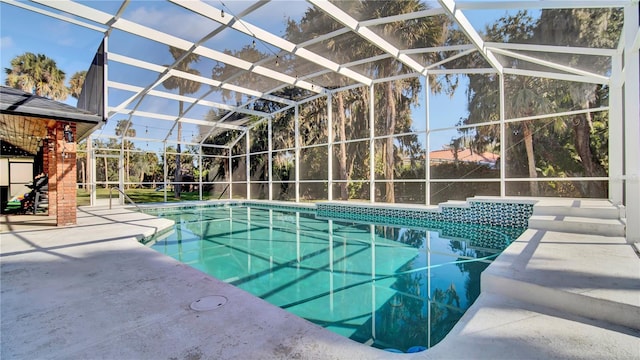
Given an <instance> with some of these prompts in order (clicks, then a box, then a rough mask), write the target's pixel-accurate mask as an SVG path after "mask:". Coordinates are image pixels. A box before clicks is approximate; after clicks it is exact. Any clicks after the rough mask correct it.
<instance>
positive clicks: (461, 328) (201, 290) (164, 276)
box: [0, 207, 640, 360]
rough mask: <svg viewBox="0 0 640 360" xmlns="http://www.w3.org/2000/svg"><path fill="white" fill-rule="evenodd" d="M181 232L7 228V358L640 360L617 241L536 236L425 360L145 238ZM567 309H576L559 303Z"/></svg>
mask: <svg viewBox="0 0 640 360" xmlns="http://www.w3.org/2000/svg"><path fill="white" fill-rule="evenodd" d="M171 226H172V223H171V222H170V221H168V220H165V219H157V218H154V217H152V216H149V215H145V214H141V213H138V212H132V211H129V210H127V209H125V208H114V209H112V210H109V209H108V208H107V207H92V208H88V207H83V208H79V209H78V224H77V225H75V226H70V227H63V228H56V227H53V228H52V227H41V228H35V229H33V228H31V229H28V228H25V229H24V230H20V229H19V228H17V227H14V228H13V230H12V231H11V232H3V233H2V234H1V235H0V268H1V278H0V289H1V292H0V309H1V327H0V331H1V333H0V341H1V343H0V348H1V352H0V358H2V359H25V358H29V359H40V358H51V359H69V358H90V359H191V360H195V359H462V358H469V359H471V358H473V359H481V358H486V359H548V358H582V359H585V358H587V359H588V358H592V359H602V358H616V359H639V358H640V330H638V327H639V326H640V320H638V318H637V317H635V316H636V311H638V309H640V260H639V259H638V256H637V255H636V254H635V252H634V251H633V248H632V247H631V245H629V244H626V243H623V242H621V241H620V238H619V237H607V236H600V237H594V235H591V237H585V235H580V234H575V237H572V236H571V235H568V233H560V234H559V235H558V234H557V233H556V232H554V231H547V230H539V229H530V230H528V232H529V233H525V234H523V236H522V237H520V238H519V239H518V240H517V241H516V242H515V243H514V245H513V247H510V248H509V249H513V250H512V251H506V252H505V253H504V254H503V255H504V256H503V255H501V256H500V257H499V258H498V259H497V260H496V261H495V262H494V264H492V266H491V267H490V268H489V269H487V270H490V269H491V270H492V271H490V272H489V271H486V272H487V279H489V280H488V282H489V283H490V284H489V285H487V286H488V288H485V285H484V283H483V290H482V291H483V292H482V294H481V296H480V297H479V298H478V300H477V301H476V302H475V303H474V305H473V306H472V307H471V308H470V309H469V310H468V311H467V313H466V314H465V315H464V316H463V318H462V319H461V321H460V322H459V323H458V324H457V325H456V326H455V327H454V329H453V330H452V331H451V333H450V334H449V335H448V336H447V337H446V338H445V340H443V341H442V342H441V343H439V344H438V345H436V346H434V347H433V348H431V349H429V350H427V351H424V352H421V353H416V354H394V353H389V352H384V351H381V350H377V349H373V348H370V347H367V346H364V345H361V344H359V343H356V342H353V341H351V340H349V339H346V338H343V337H341V336H339V335H337V334H334V333H332V332H329V331H326V330H324V329H322V328H320V327H318V326H316V325H313V324H311V323H309V322H307V321H305V320H303V319H300V318H298V317H296V316H294V315H292V314H289V313H288V312H286V311H284V310H282V309H280V308H277V307H275V306H272V305H270V304H268V303H266V302H264V301H263V300H261V299H258V298H256V297H254V296H251V295H249V294H247V293H246V292H244V291H242V290H240V289H237V288H234V287H232V286H230V285H228V284H225V283H222V282H220V281H218V280H216V279H213V278H211V277H209V276H207V275H205V274H203V273H201V272H199V271H197V270H194V269H192V268H190V267H188V266H186V265H183V264H181V263H179V262H177V261H176V260H174V259H172V258H169V257H166V256H164V255H162V254H160V253H157V252H155V251H154V250H152V249H149V248H147V247H145V246H144V245H142V244H140V243H138V242H137V239H139V238H140V237H143V236H149V235H152V234H154V233H156V232H158V231H161V230H162V229H165V228H169V227H171ZM541 232H544V233H541ZM545 239H546V240H545ZM585 239H586V240H585ZM509 249H508V250H509ZM494 265H496V266H494ZM563 269H565V270H566V271H567V273H566V276H565V274H563V271H562V270H563ZM598 274H600V275H598ZM483 281H484V275H483ZM505 284H507V285H505ZM504 286H507V287H508V288H509V289H515V290H514V291H521V292H528V291H534V290H535V289H539V290H541V291H540V292H541V293H542V294H546V293H545V291H547V292H549V291H550V290H549V289H551V290H553V292H550V293H549V295H548V296H550V297H552V298H553V299H554V301H550V300H549V301H548V303H544V301H545V298H544V297H542V299H535V298H536V294H533V293H531V294H524V296H516V295H518V294H510V293H509V291H510V290H509V289H501V287H504ZM532 289H533V290H532ZM564 294H568V295H566V296H565V295H564ZM576 294H581V295H583V296H586V297H588V299H587V300H584V299H582V298H580V299H578V300H576ZM210 295H219V296H223V297H224V298H226V299H227V302H226V304H224V305H222V306H220V307H219V308H217V309H214V310H209V311H194V310H192V309H191V308H190V305H191V304H192V303H193V302H194V301H196V300H198V299H201V298H203V297H206V296H210ZM529 298H531V299H529ZM594 298H595V299H596V300H594ZM566 299H568V300H566ZM598 299H601V300H598ZM527 300H531V301H527ZM563 301H569V303H567V304H565V305H566V307H567V308H563V307H560V308H558V307H557V306H555V304H556V303H563ZM572 301H577V302H578V303H571V302H572ZM580 301H586V304H587V305H582V304H580ZM594 301H595V302H598V301H600V302H602V303H604V305H601V307H602V311H604V312H605V313H606V312H607V311H612V310H611V309H612V308H613V309H616V306H617V307H618V308H619V311H622V312H623V313H624V315H625V316H626V317H627V318H629V319H631V320H632V321H634V319H635V323H636V324H638V326H635V327H634V326H623V325H620V324H617V322H618V320H616V321H614V322H613V323H612V322H611V321H608V320H607V319H606V316H605V319H597V318H598V316H592V317H589V318H588V317H585V316H584V315H581V314H579V313H580V311H578V314H576V312H575V311H572V309H571V306H576V305H577V306H591V305H589V304H591V303H592V302H594ZM541 302H542V304H541ZM600 302H598V304H600ZM596 309H600V308H597V307H596ZM599 311H600V310H599ZM625 316H623V318H624V317H625ZM594 317H595V319H594Z"/></svg>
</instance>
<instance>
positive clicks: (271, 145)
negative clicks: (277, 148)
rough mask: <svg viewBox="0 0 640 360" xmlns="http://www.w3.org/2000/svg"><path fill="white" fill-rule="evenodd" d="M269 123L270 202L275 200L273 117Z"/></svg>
mask: <svg viewBox="0 0 640 360" xmlns="http://www.w3.org/2000/svg"><path fill="white" fill-rule="evenodd" d="M267 121H268V122H267V136H268V141H267V143H268V145H267V147H268V149H269V151H268V154H269V159H268V160H267V163H268V164H269V166H268V169H269V200H273V117H271V116H269V119H268V120H267Z"/></svg>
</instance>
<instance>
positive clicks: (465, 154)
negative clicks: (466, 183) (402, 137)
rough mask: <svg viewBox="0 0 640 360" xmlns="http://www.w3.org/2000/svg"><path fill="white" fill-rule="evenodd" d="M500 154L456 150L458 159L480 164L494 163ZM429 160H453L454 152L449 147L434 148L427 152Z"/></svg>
mask: <svg viewBox="0 0 640 360" xmlns="http://www.w3.org/2000/svg"><path fill="white" fill-rule="evenodd" d="M499 157H500V156H499V155H498V154H494V153H490V152H484V153H481V154H478V153H476V152H472V151H471V149H463V150H458V161H461V162H470V163H481V164H495V163H496V162H497V161H498V158H499ZM429 158H430V159H431V161H435V162H450V161H455V156H454V153H453V151H452V150H451V149H446V150H435V151H432V152H430V153H429Z"/></svg>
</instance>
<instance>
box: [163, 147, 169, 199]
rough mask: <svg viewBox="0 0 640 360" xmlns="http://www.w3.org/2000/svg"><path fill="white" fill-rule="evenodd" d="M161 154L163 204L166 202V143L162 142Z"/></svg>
mask: <svg viewBox="0 0 640 360" xmlns="http://www.w3.org/2000/svg"><path fill="white" fill-rule="evenodd" d="M162 153H163V154H164V156H163V157H162V158H163V159H162V162H163V164H162V170H163V173H162V190H163V191H162V192H163V194H164V202H167V172H168V171H167V142H166V141H163V142H162Z"/></svg>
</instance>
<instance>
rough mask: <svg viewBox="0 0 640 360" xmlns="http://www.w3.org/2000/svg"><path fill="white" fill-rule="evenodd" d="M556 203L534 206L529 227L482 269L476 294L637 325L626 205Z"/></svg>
mask: <svg viewBox="0 0 640 360" xmlns="http://www.w3.org/2000/svg"><path fill="white" fill-rule="evenodd" d="M561 204H562V202H561V201H558V199H549V200H541V201H540V202H538V203H537V204H536V205H535V206H534V211H533V215H532V216H531V218H530V219H529V229H528V230H526V231H525V232H524V233H523V234H522V235H521V236H520V237H519V238H518V239H517V240H516V241H515V242H513V243H512V244H511V245H510V246H509V247H508V248H507V249H505V250H504V251H503V252H502V254H501V255H500V256H498V258H497V259H496V260H494V262H493V263H492V264H491V265H490V266H489V267H488V268H487V269H486V270H485V271H484V272H483V273H482V275H481V276H482V280H481V287H482V292H483V293H490V294H498V295H503V296H507V297H510V298H513V299H516V300H520V301H525V302H528V303H530V304H534V305H539V306H544V307H548V308H552V309H556V310H560V311H564V312H567V313H569V314H573V315H578V316H583V317H586V318H590V319H595V320H601V321H606V322H608V323H611V324H615V325H622V326H625V327H629V328H632V329H640V322H639V321H638V319H640V296H638V293H639V292H640V271H639V270H640V260H639V259H638V255H637V254H636V253H635V251H634V249H633V247H632V246H631V244H628V243H627V242H626V239H625V237H624V231H625V228H624V225H625V220H624V219H623V218H621V216H624V209H623V208H620V207H618V206H615V205H612V204H611V203H609V202H608V201H606V200H593V201H592V202H591V203H589V202H586V203H581V204H573V205H571V204H570V205H569V206H565V207H562V206H561ZM603 255H606V256H603Z"/></svg>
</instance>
